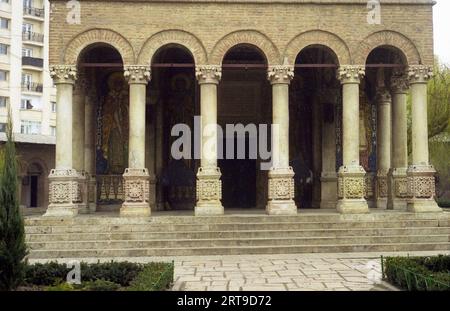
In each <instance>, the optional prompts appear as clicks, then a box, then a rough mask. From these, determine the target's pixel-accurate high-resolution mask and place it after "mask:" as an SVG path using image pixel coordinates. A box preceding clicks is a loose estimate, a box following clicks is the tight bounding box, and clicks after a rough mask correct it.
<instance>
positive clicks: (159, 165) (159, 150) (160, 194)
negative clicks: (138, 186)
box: [155, 102, 165, 211]
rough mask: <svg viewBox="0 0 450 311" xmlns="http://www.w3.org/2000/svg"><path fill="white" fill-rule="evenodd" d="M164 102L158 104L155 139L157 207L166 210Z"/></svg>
mask: <svg viewBox="0 0 450 311" xmlns="http://www.w3.org/2000/svg"><path fill="white" fill-rule="evenodd" d="M162 104H163V103H162V102H158V103H157V104H156V122H155V123H156V124H155V127H156V141H155V149H156V150H155V153H156V154H155V173H156V209H157V210H159V211H162V210H164V203H165V199H164V189H163V186H162V172H163V157H164V152H163V138H164V114H163V112H164V111H163V106H162Z"/></svg>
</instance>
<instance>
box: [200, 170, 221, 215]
mask: <svg viewBox="0 0 450 311" xmlns="http://www.w3.org/2000/svg"><path fill="white" fill-rule="evenodd" d="M221 176H222V174H221V173H220V169H219V168H218V167H200V168H199V169H198V173H197V189H196V193H197V203H196V205H195V216H211V215H223V214H224V212H225V211H224V208H223V206H222V203H221V201H220V200H221V199H222V181H221V180H220V177H221Z"/></svg>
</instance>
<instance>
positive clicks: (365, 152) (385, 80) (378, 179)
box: [360, 45, 407, 209]
mask: <svg viewBox="0 0 450 311" xmlns="http://www.w3.org/2000/svg"><path fill="white" fill-rule="evenodd" d="M406 65H407V59H406V56H405V54H404V53H403V52H402V51H401V50H399V49H398V48H396V47H393V46H386V45H384V46H380V47H377V48H375V49H374V50H372V51H371V52H370V54H369V55H368V57H367V60H366V76H365V78H364V79H363V80H362V82H361V87H360V110H361V121H360V122H361V123H360V133H361V134H360V163H361V165H362V166H363V167H364V169H365V170H366V172H367V177H366V180H367V182H366V184H367V193H366V199H367V201H368V203H369V207H371V208H376V207H378V208H382V209H386V208H387V197H388V193H387V192H388V178H387V175H388V171H389V169H390V163H391V152H392V148H400V146H392V147H391V125H392V120H391V109H392V108H391V105H386V102H384V101H386V100H388V101H390V102H391V101H392V97H391V82H390V81H391V78H392V76H393V75H397V74H402V73H404V72H405V69H406Z"/></svg>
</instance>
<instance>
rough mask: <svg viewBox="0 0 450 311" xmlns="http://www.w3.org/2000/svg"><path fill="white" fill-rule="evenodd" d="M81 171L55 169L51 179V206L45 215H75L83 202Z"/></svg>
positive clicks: (49, 178)
mask: <svg viewBox="0 0 450 311" xmlns="http://www.w3.org/2000/svg"><path fill="white" fill-rule="evenodd" d="M80 178H82V176H80V174H79V172H77V171H76V170H73V169H53V170H51V172H50V175H49V177H48V180H49V206H48V208H47V212H46V213H45V214H44V217H74V216H76V215H77V214H78V207H79V205H80V204H81V203H82V202H83V189H82V186H81V184H80V183H79V180H80Z"/></svg>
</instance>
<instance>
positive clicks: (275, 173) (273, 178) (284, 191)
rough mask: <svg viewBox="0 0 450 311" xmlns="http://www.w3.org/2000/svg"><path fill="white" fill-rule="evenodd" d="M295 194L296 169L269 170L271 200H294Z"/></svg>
mask: <svg viewBox="0 0 450 311" xmlns="http://www.w3.org/2000/svg"><path fill="white" fill-rule="evenodd" d="M294 196H295V182H294V170H293V169H292V167H288V168H274V169H272V170H271V171H269V193H268V197H269V200H293V199H294Z"/></svg>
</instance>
